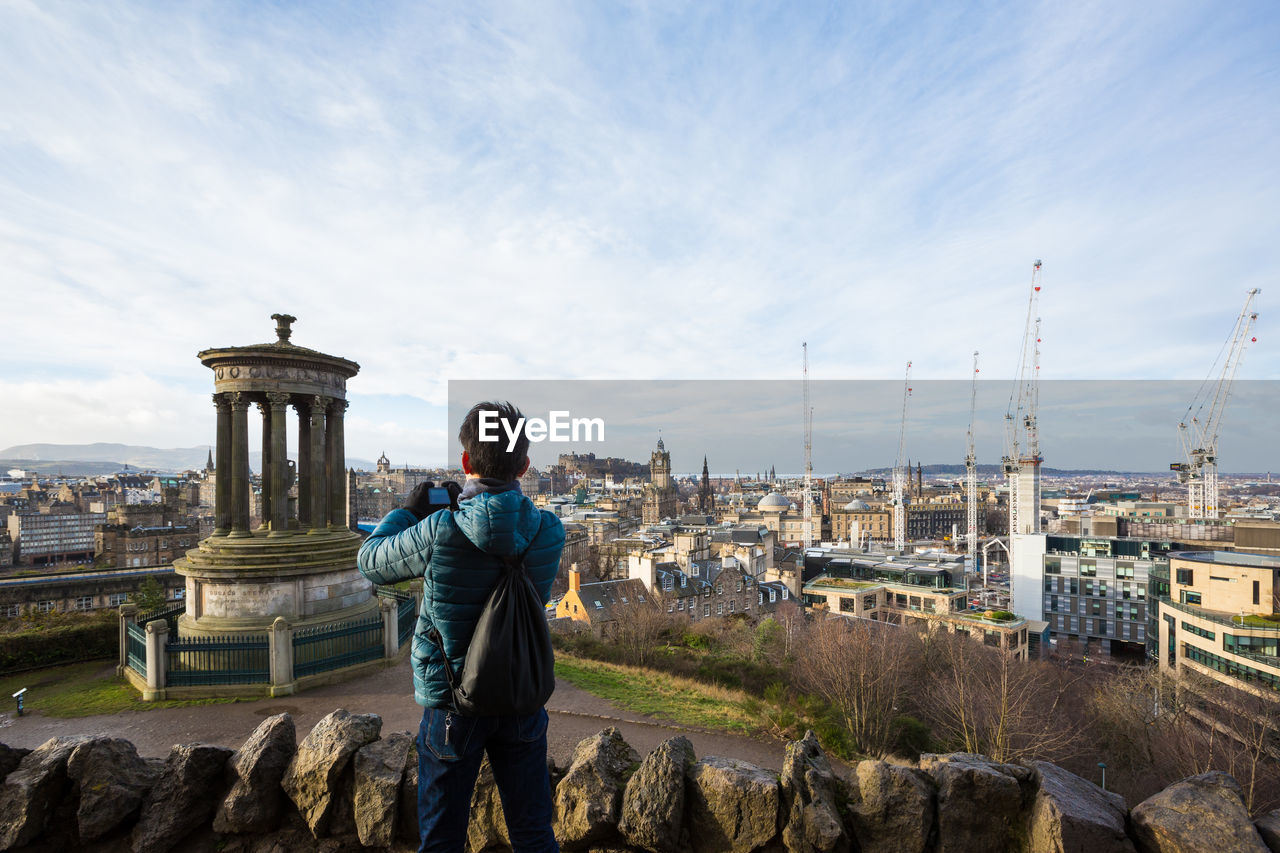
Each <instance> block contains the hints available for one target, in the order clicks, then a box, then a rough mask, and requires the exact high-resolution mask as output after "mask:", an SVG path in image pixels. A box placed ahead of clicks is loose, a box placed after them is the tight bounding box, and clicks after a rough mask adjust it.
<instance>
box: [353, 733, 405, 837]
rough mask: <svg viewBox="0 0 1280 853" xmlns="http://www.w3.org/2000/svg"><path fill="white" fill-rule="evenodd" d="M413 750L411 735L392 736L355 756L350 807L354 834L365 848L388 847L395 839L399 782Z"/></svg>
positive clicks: (399, 734)
mask: <svg viewBox="0 0 1280 853" xmlns="http://www.w3.org/2000/svg"><path fill="white" fill-rule="evenodd" d="M412 746H413V735H411V734H409V733H408V732H394V733H392V734H390V735H387V737H386V738H385V739H384V740H377V741H374V742H373V743H370V744H366V745H365V746H362V747H361V748H360V751H359V752H357V753H356V759H355V767H356V776H355V788H354V790H353V797H352V803H353V806H354V809H355V822H356V834H357V835H358V836H359V837H360V843H361V844H363V845H364V846H366V847H389V846H390V845H391V842H392V840H393V839H394V838H395V831H396V819H397V817H398V814H397V812H398V809H399V805H400V803H399V798H400V782H401V780H403V779H404V769H405V765H407V764H408V763H409V750H410V748H411V747H412Z"/></svg>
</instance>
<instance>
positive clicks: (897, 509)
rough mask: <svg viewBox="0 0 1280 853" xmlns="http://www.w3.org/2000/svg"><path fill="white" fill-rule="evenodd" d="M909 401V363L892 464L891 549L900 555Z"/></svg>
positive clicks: (904, 516)
mask: <svg viewBox="0 0 1280 853" xmlns="http://www.w3.org/2000/svg"><path fill="white" fill-rule="evenodd" d="M910 399H911V362H909V361H908V362H907V375H906V379H905V380H904V381H903V383H902V423H901V425H900V426H899V427H898V456H897V458H896V459H895V460H894V463H893V547H894V549H895V550H896V551H898V553H902V552H903V551H904V550H906V547H907V504H906V491H907V472H906V469H905V468H904V467H903V465H904V458H905V455H906V449H907V402H908V401H909V400H910Z"/></svg>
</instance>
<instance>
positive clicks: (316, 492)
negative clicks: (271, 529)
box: [310, 394, 329, 533]
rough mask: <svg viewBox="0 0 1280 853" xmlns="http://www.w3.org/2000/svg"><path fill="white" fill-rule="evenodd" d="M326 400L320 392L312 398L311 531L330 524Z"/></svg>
mask: <svg viewBox="0 0 1280 853" xmlns="http://www.w3.org/2000/svg"><path fill="white" fill-rule="evenodd" d="M324 400H325V398H324V397H321V396H320V395H319V394H317V395H316V396H314V397H312V398H311V530H310V532H311V533H323V532H325V531H326V529H327V528H328V526H329V523H328V521H329V519H328V514H329V513H328V502H327V498H328V490H327V489H326V488H325V479H324V469H325V464H324V461H325V460H324V409H325V405H324Z"/></svg>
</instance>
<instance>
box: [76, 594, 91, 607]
mask: <svg viewBox="0 0 1280 853" xmlns="http://www.w3.org/2000/svg"><path fill="white" fill-rule="evenodd" d="M92 609H93V596H92V595H82V596H80V597H79V598H77V599H76V610H92Z"/></svg>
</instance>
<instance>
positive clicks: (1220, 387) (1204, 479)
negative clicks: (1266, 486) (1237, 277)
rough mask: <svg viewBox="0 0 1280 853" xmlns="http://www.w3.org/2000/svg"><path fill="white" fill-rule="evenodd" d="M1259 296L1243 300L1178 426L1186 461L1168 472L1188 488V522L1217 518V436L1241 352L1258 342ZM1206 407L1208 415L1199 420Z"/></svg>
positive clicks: (1254, 292)
mask: <svg viewBox="0 0 1280 853" xmlns="http://www.w3.org/2000/svg"><path fill="white" fill-rule="evenodd" d="M1260 292H1261V291H1260V290H1259V289H1258V288H1256V287H1255V288H1253V289H1252V290H1250V291H1249V293H1248V294H1247V295H1246V296H1245V300H1244V308H1242V309H1241V310H1240V314H1239V316H1237V317H1236V324H1235V326H1234V327H1233V328H1232V330H1231V334H1230V335H1228V336H1227V339H1226V341H1225V342H1224V343H1223V345H1222V349H1221V350H1219V351H1218V357H1217V358H1216V359H1214V362H1213V365H1211V366H1210V368H1209V373H1208V374H1207V375H1206V376H1205V379H1204V381H1203V382H1201V383H1200V388H1199V389H1198V390H1197V391H1196V395H1195V397H1194V398H1193V399H1192V400H1191V404H1190V405H1189V406H1187V411H1186V414H1184V415H1183V416H1182V421H1181V422H1179V424H1178V438H1179V440H1180V441H1181V444H1182V453H1183V456H1184V458H1185V459H1186V461H1185V462H1174V463H1173V464H1171V465H1170V466H1169V468H1170V470H1173V471H1176V472H1177V473H1178V481H1179V482H1180V483H1184V484H1186V486H1187V510H1188V514H1189V515H1190V517H1191V518H1217V517H1218V436H1219V435H1220V434H1221V431H1222V416H1223V413H1224V412H1225V411H1226V407H1227V400H1228V399H1230V397H1231V385H1232V383H1233V382H1235V378H1236V373H1237V372H1238V371H1239V369H1240V361H1241V360H1242V359H1243V358H1244V351H1245V349H1246V348H1247V347H1248V345H1249V344H1251V343H1253V342H1254V341H1256V340H1257V338H1256V337H1254V336H1253V327H1254V324H1255V323H1256V322H1257V321H1258V312H1257V311H1254V310H1252V308H1253V301H1254V299H1255V298H1256V297H1257V295H1258V294H1259V293H1260ZM1224 355H1225V357H1224ZM1219 363H1221V365H1222V367H1221V370H1219V371H1218V372H1217V373H1218V377H1217V380H1216V381H1213V375H1214V372H1215V370H1214V369H1215V368H1217V367H1218V365H1219ZM1211 382H1212V387H1211ZM1206 406H1208V409H1209V411H1208V414H1206V415H1204V416H1203V418H1202V417H1201V415H1202V413H1203V412H1204V409H1205V407H1206Z"/></svg>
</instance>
